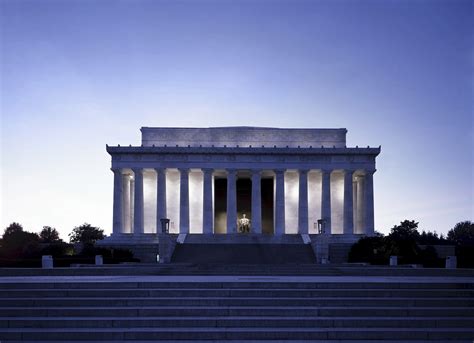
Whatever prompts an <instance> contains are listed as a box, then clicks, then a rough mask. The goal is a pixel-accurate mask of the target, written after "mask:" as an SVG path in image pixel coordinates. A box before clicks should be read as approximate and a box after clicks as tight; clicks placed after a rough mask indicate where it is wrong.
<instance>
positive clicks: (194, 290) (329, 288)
mask: <svg viewBox="0 0 474 343" xmlns="http://www.w3.org/2000/svg"><path fill="white" fill-rule="evenodd" d="M67 278H68V277H63V278H62V279H61V278H60V279H59V281H53V280H54V279H51V280H49V281H48V280H47V279H45V278H44V277H43V278H40V279H39V280H36V281H35V282H31V280H29V281H28V280H25V281H23V282H11V280H10V282H1V281H0V341H2V342H12V341H48V342H51V341H64V342H68V341H121V340H134V341H147V340H150V341H151V340H153V341H160V340H161V341H171V340H188V341H191V340H201V341H225V340H227V341H232V340H234V341H246V340H248V341H256V340H267V341H271V340H288V341H290V340H291V341H308V342H309V341H311V342H318V341H320V342H323V341H346V342H351V341H358V342H365V341H374V342H376V341H416V342H424V341H438V342H446V341H459V342H472V340H473V339H474V306H473V305H474V297H473V296H474V283H472V279H470V280H471V281H465V280H466V278H460V279H459V281H456V280H455V281H452V282H447V280H446V279H444V280H443V278H431V279H430V280H428V278H419V279H420V280H419V281H407V278H405V280H404V279H403V278H398V279H395V280H397V281H394V278H392V279H390V278H387V277H384V278H381V277H378V278H374V277H373V278H370V277H367V278H366V279H365V280H364V278H360V277H359V278H350V277H313V278H312V279H311V278H310V277H294V278H289V277H278V276H255V275H254V276H252V275H251V276H240V277H237V276H232V277H222V276H221V277H216V276H201V277H187V278H186V277H180V276H162V277H159V278H158V277H155V278H153V277H148V278H147V277H143V276H142V277H124V276H116V277H110V276H109V277H98V276H95V277H89V278H82V279H81V278H79V277H69V279H67ZM66 279H67V280H66ZM158 279H159V280H161V281H156V280H158ZM411 279H413V277H412V278H411ZM451 279H454V278H451ZM150 280H151V281H150ZM165 280H166V281H165ZM354 280H358V281H354ZM462 280H464V281H462Z"/></svg>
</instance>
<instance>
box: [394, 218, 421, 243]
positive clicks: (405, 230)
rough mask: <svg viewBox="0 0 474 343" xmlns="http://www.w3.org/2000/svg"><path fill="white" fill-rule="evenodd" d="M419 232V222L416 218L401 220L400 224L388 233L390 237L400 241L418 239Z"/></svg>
mask: <svg viewBox="0 0 474 343" xmlns="http://www.w3.org/2000/svg"><path fill="white" fill-rule="evenodd" d="M419 235H420V234H419V233H418V222H415V221H414V220H406V219H405V220H404V221H402V222H400V225H395V226H394V227H392V229H391V230H390V234H389V235H388V236H389V237H390V238H392V239H394V240H396V241H400V240H411V239H414V240H416V239H417V238H418V237H419Z"/></svg>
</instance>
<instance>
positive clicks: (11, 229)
mask: <svg viewBox="0 0 474 343" xmlns="http://www.w3.org/2000/svg"><path fill="white" fill-rule="evenodd" d="M18 232H23V226H21V224H19V223H16V222H13V223H11V224H10V225H8V226H7V227H6V228H5V231H4V232H3V238H5V237H8V236H10V235H12V234H15V233H18Z"/></svg>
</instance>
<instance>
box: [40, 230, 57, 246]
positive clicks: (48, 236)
mask: <svg viewBox="0 0 474 343" xmlns="http://www.w3.org/2000/svg"><path fill="white" fill-rule="evenodd" d="M39 235H40V240H41V242H42V243H59V242H61V239H60V238H59V233H58V230H56V229H55V228H54V227H51V226H43V230H41V232H40V234H39Z"/></svg>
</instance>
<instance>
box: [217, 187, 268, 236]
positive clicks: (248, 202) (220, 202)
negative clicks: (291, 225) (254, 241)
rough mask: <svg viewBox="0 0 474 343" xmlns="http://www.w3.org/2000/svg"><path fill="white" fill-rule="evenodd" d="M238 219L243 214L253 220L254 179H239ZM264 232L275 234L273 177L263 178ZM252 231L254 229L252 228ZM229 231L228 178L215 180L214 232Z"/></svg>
mask: <svg viewBox="0 0 474 343" xmlns="http://www.w3.org/2000/svg"><path fill="white" fill-rule="evenodd" d="M236 191H237V219H241V218H242V217H243V214H244V213H245V215H246V216H247V218H249V219H250V220H252V181H251V179H249V178H241V179H237V184H236ZM261 192H262V198H261V201H262V232H263V233H265V234H273V226H274V225H273V179H262V180H261ZM251 231H252V230H251ZM226 232H227V179H224V178H222V179H220V178H216V179H215V180H214V233H226Z"/></svg>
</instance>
